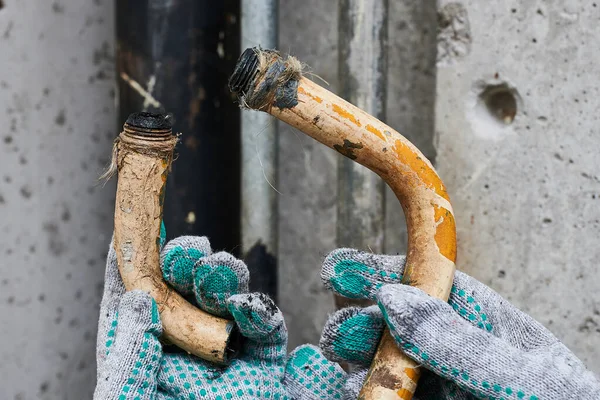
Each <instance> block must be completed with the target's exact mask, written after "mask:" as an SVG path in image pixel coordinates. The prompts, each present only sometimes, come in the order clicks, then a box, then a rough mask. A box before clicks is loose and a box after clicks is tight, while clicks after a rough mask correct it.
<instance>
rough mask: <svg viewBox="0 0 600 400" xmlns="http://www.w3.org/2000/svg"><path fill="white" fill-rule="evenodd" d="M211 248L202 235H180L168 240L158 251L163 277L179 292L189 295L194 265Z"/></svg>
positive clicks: (207, 253)
mask: <svg viewBox="0 0 600 400" xmlns="http://www.w3.org/2000/svg"><path fill="white" fill-rule="evenodd" d="M211 252H212V250H211V248H210V243H209V241H208V238H206V237H204V236H202V237H201V236H180V237H178V238H175V239H173V240H170V241H169V242H168V243H167V244H166V245H165V246H164V248H163V249H162V251H161V253H160V265H161V268H162V272H163V278H164V279H165V281H167V282H169V284H170V285H171V286H173V287H174V288H175V289H176V290H177V291H178V292H179V293H181V294H182V295H184V296H187V295H190V294H192V292H193V288H194V274H193V270H194V266H195V265H196V263H197V262H198V261H199V260H200V259H202V258H203V257H206V256H209V255H210V254H211Z"/></svg>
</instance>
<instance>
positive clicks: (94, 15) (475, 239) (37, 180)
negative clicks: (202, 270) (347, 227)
mask: <svg viewBox="0 0 600 400" xmlns="http://www.w3.org/2000/svg"><path fill="white" fill-rule="evenodd" d="M497 3H499V4H487V3H486V4H485V5H480V4H479V3H478V2H476V1H464V2H462V3H460V4H461V5H462V8H461V7H458V6H456V5H455V6H452V5H451V6H448V5H447V3H445V2H444V3H441V4H440V8H441V9H443V15H442V17H441V18H439V21H440V23H441V27H440V33H439V34H438V32H437V28H436V26H437V24H438V12H437V10H436V8H437V7H436V4H435V1H434V0H427V1H420V2H414V1H391V2H390V22H389V38H390V39H389V63H390V64H389V68H388V70H389V78H388V79H389V94H388V110H387V115H388V118H387V119H388V123H389V124H390V125H392V126H393V127H395V128H396V129H398V130H399V131H400V132H402V133H403V134H405V135H406V136H407V137H409V138H410V139H411V140H412V141H413V142H414V143H415V144H417V145H418V146H419V147H420V148H421V149H422V150H423V151H424V153H425V154H426V155H427V156H428V157H430V158H431V159H434V160H435V163H436V165H437V167H438V169H439V171H440V174H441V176H442V177H443V179H444V181H445V182H446V184H447V185H448V188H449V192H450V195H451V198H452V200H453V204H454V208H455V211H456V216H457V222H458V227H459V246H460V247H459V263H458V265H459V268H461V269H462V270H464V271H466V272H468V273H471V274H473V275H475V276H476V277H477V278H479V279H481V280H483V281H484V282H485V283H487V284H489V285H491V286H492V287H494V288H495V289H496V290H498V291H499V292H501V293H502V294H504V295H505V296H506V297H507V298H508V299H509V300H511V301H513V302H514V303H515V304H517V305H518V306H520V307H522V308H523V309H524V310H526V311H527V312H530V313H531V314H532V315H533V316H534V317H536V318H538V319H539V320H540V321H542V322H543V323H545V324H546V325H547V326H548V327H549V328H550V329H552V330H553V331H554V332H555V333H556V334H557V335H558V336H559V337H560V338H561V339H563V340H564V341H565V342H566V343H567V344H568V345H569V346H570V347H572V348H573V350H574V351H575V352H576V353H577V354H578V355H580V356H581V357H582V358H583V359H584V360H586V362H587V363H588V365H589V366H590V367H592V368H593V369H594V370H595V371H597V372H600V361H598V360H600V357H598V350H597V349H598V348H599V345H600V328H599V327H598V326H599V324H600V318H599V317H598V315H599V314H600V311H598V310H600V297H599V295H598V294H597V293H598V291H597V290H595V283H594V282H595V270H594V261H595V260H596V259H597V258H598V250H597V248H598V246H597V245H596V243H597V237H598V229H599V226H600V223H599V222H598V221H600V207H598V204H599V203H597V202H599V201H600V178H598V176H600V172H598V170H600V168H599V167H600V161H598V159H597V158H596V157H595V154H596V153H597V149H598V145H599V141H600V139H599V138H600V136H598V132H597V125H598V124H597V117H596V114H595V111H596V110H595V104H596V102H595V99H596V98H597V97H598V95H599V93H598V91H599V88H600V84H598V83H597V77H596V76H595V75H597V74H595V69H594V67H595V64H594V61H595V57H597V56H596V54H597V53H598V50H600V49H599V48H598V47H599V45H598V43H599V40H598V35H599V33H598V30H597V29H596V22H597V21H598V18H599V17H600V7H594V5H593V4H592V3H591V2H583V1H577V0H573V1H570V2H561V1H558V0H554V1H544V2H542V1H539V2H538V1H536V0H529V1H525V0H523V1H520V2H517V1H511V2H497ZM0 4H3V5H4V7H3V8H2V9H0V50H1V52H0V54H1V55H0V126H2V129H0V154H1V155H2V161H1V162H0V167H1V168H0V215H1V216H2V218H0V231H1V232H2V234H3V237H4V240H3V241H1V242H0V255H1V256H2V261H1V262H0V268H1V269H0V315H2V318H3V323H2V324H0V337H2V338H3V340H2V342H1V344H0V357H1V358H2V359H3V360H4V362H3V363H2V364H0V376H2V377H3V379H2V385H0V398H2V399H9V400H13V399H14V400H27V399H52V400H54V399H81V398H89V397H90V396H91V391H92V389H93V385H94V378H95V371H94V364H95V360H94V344H95V343H94V341H95V334H96V322H97V307H98V302H99V296H100V294H101V289H102V274H103V268H104V266H103V259H104V257H105V251H106V246H107V242H108V240H109V238H110V230H111V228H112V226H111V225H112V224H111V213H112V207H113V204H112V201H113V198H112V196H113V193H114V187H112V186H107V187H105V188H102V187H101V186H98V185H97V182H96V178H97V176H98V174H99V172H100V171H101V169H102V167H103V166H104V165H105V163H106V162H107V161H108V160H107V156H108V154H109V149H110V143H111V141H112V138H113V137H114V136H115V133H116V127H117V126H116V113H115V108H114V100H113V98H114V79H115V77H114V67H113V59H112V53H113V37H114V34H113V29H114V27H113V24H114V20H113V3H112V2H111V1H109V0H93V1H86V2H81V1H77V0H57V1H53V2H41V3H40V2H37V1H33V0H19V1H17V0H3V1H0ZM303 4H304V5H303V7H301V8H299V7H297V4H296V2H288V1H286V2H281V6H280V16H279V19H280V40H279V42H280V49H281V50H283V51H287V52H291V53H293V54H295V55H296V56H298V57H299V58H300V59H301V60H302V61H304V62H307V63H308V64H309V65H310V66H311V67H312V70H313V72H314V73H315V74H316V75H319V76H320V77H322V78H323V79H325V80H326V81H328V82H329V84H330V87H331V89H332V90H333V91H336V89H337V88H338V78H337V43H338V42H337V40H338V39H337V5H336V2H322V1H317V0H307V1H305V2H304V3H303ZM299 32H301V34H300V33H299ZM246 39H247V40H252V38H246ZM436 53H437V56H436ZM436 57H437V61H436ZM496 74H497V76H496ZM480 95H481V96H480ZM513 98H514V99H515V101H514V102H512V100H511V99H513ZM515 105H516V108H517V111H516V114H515V116H514V120H513V111H514V106H515ZM434 115H435V118H434ZM504 121H507V122H510V123H509V124H507V123H505V122H504ZM594 134H596V135H595V137H594ZM280 135H281V142H280V155H279V159H280V169H279V184H278V190H279V191H280V192H281V193H282V194H281V195H280V196H279V206H280V254H279V260H280V266H281V272H280V277H281V282H280V289H281V306H282V308H283V310H284V311H285V313H286V315H287V318H288V326H289V328H290V330H291V335H290V336H291V345H297V344H300V343H304V342H313V343H314V342H316V341H317V340H318V337H319V333H320V329H321V326H322V324H323V322H324V321H325V319H326V317H327V314H328V313H329V312H331V311H333V299H332V297H331V296H330V294H329V293H327V292H325V291H323V289H322V288H321V284H320V281H319V277H318V271H319V266H320V261H321V259H322V257H323V256H324V255H325V254H326V253H327V252H329V251H330V250H332V249H333V248H335V216H336V210H335V196H336V186H335V185H336V183H335V182H336V176H335V175H336V164H337V157H339V155H338V154H337V153H335V152H333V151H331V150H329V149H326V148H325V147H324V146H322V145H320V144H318V143H316V142H314V141H313V140H312V139H310V138H308V137H306V136H303V135H301V134H300V133H297V132H294V131H293V130H292V129H290V128H289V127H287V126H284V125H282V126H281V127H280ZM387 204H388V207H389V208H388V216H387V227H386V234H387V239H386V248H387V251H388V252H394V253H395V252H400V251H402V250H403V249H404V243H405V234H404V227H403V225H402V224H403V221H402V216H401V212H400V210H399V207H398V206H397V204H396V201H395V199H394V198H393V196H391V195H389V194H388V202H387Z"/></svg>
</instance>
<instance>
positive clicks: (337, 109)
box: [331, 104, 362, 127]
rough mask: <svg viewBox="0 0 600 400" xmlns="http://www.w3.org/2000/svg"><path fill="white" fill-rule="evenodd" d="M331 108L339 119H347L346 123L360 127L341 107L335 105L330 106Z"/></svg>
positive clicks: (354, 118)
mask: <svg viewBox="0 0 600 400" xmlns="http://www.w3.org/2000/svg"><path fill="white" fill-rule="evenodd" d="M331 108H332V109H333V111H334V112H335V113H336V114H339V116H340V117H342V118H345V119H347V120H348V121H350V122H352V123H354V124H355V125H356V126H358V127H361V126H362V125H361V124H360V122H359V121H358V120H357V119H356V117H355V116H354V115H352V114H351V113H349V112H348V111H346V110H344V109H343V108H342V107H340V106H338V105H337V104H332V105H331Z"/></svg>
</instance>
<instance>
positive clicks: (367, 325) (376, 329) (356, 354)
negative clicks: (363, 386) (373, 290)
mask: <svg viewBox="0 0 600 400" xmlns="http://www.w3.org/2000/svg"><path fill="white" fill-rule="evenodd" d="M384 327H385V322H384V321H383V317H382V315H381V311H379V309H378V307H377V306H371V307H368V308H364V309H363V308H359V307H348V308H344V309H341V310H339V311H338V312H336V313H335V314H334V315H333V316H332V317H331V318H330V319H329V320H328V321H327V323H326V324H325V327H324V328H323V334H322V336H321V340H320V342H319V346H320V347H321V349H322V350H323V354H325V356H326V357H327V358H328V359H329V360H332V361H337V362H347V363H351V364H359V365H368V364H370V363H371V361H372V359H373V356H374V354H375V351H376V350H377V345H378V343H379V340H380V339H381V335H382V333H383V329H384Z"/></svg>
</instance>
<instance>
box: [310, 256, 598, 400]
mask: <svg viewBox="0 0 600 400" xmlns="http://www.w3.org/2000/svg"><path fill="white" fill-rule="evenodd" d="M404 264H405V257H404V256H385V255H373V254H370V253H364V252H359V251H356V250H351V249H339V250H336V251H334V252H332V253H331V254H330V255H328V256H327V258H326V259H325V262H324V265H323V269H322V279H323V281H324V282H325V285H326V286H327V287H328V288H330V289H332V290H333V291H334V292H336V293H338V294H340V295H342V296H345V297H348V298H367V299H372V300H376V301H377V303H378V305H377V306H371V307H367V308H364V309H361V308H356V307H353V308H346V309H342V310H340V311H338V312H337V313H336V314H334V315H333V316H332V317H331V318H330V319H329V321H328V322H327V324H326V326H325V328H324V331H323V335H322V337H321V343H320V345H321V348H322V350H323V352H324V354H325V355H326V356H327V357H328V358H329V359H330V360H333V361H338V362H347V363H350V364H354V365H358V368H357V369H356V370H355V371H354V372H353V373H352V374H351V376H350V377H349V378H348V381H347V383H346V385H345V397H344V398H345V399H353V400H354V399H356V398H357V396H358V392H359V390H360V388H361V386H362V384H363V382H364V379H365V376H366V372H367V368H368V365H369V364H370V363H371V360H372V358H373V356H374V353H375V351H376V347H377V344H378V342H379V339H380V337H381V334H382V332H383V328H384V326H385V325H386V324H387V326H388V327H389V328H390V331H391V333H392V335H393V337H394V338H395V340H396V343H397V344H398V346H400V347H401V348H402V349H403V350H404V352H405V353H406V354H407V355H408V356H409V357H410V358H412V359H413V360H415V361H417V362H418V363H419V365H421V366H423V367H424V368H425V370H424V371H423V375H422V377H421V379H420V382H419V386H418V388H417V391H416V393H415V399H418V400H429V399H442V400H443V399H473V398H479V399H515V400H519V399H526V400H538V399H539V400H542V399H548V400H555V399H556V400H558V399H600V382H599V380H598V378H597V377H596V376H595V375H594V374H593V373H592V372H590V371H588V370H587V369H586V367H585V366H584V365H583V363H582V362H581V361H580V360H579V359H578V358H577V357H576V356H575V355H574V354H573V353H571V352H570V351H569V349H567V348H566V347H565V346H564V345H563V344H562V343H561V342H560V341H559V340H558V339H557V338H556V337H554V336H553V335H552V334H551V333H550V332H549V331H548V330H547V329H546V328H544V327H543V326H542V325H541V324H540V323H538V322H536V321H535V320H533V319H532V318H531V317H529V316H528V315H527V314H525V313H523V312H521V311H519V310H518V309H516V308H515V307H514V306H512V305H511V304H510V303H508V302H507V301H506V300H504V299H503V298H502V297H500V296H499V295H498V294H497V293H495V292H494V291H493V290H492V289H490V288H489V287H487V286H485V285H484V284H482V283H480V282H478V281H477V280H475V279H473V278H471V277H469V276H468V275H466V274H463V273H461V272H456V274H455V276H454V285H453V287H452V291H451V295H450V300H449V302H448V303H446V302H443V301H441V300H439V299H435V298H433V297H430V296H428V295H426V294H425V293H424V292H423V291H421V290H419V289H416V288H413V287H410V286H406V285H402V284H400V281H401V279H402V276H401V275H402V272H403V269H404Z"/></svg>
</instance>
